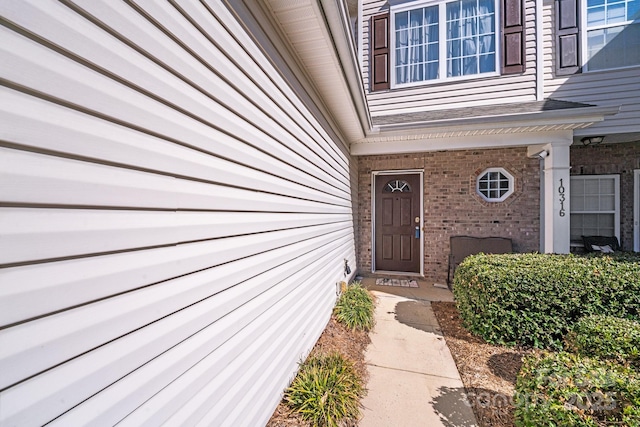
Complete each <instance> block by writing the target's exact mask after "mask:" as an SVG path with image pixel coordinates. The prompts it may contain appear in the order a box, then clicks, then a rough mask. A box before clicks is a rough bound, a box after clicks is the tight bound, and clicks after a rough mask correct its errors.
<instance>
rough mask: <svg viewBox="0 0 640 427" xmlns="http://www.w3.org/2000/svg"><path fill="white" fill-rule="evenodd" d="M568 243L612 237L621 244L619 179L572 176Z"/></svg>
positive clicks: (599, 176)
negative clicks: (569, 241) (592, 237)
mask: <svg viewBox="0 0 640 427" xmlns="http://www.w3.org/2000/svg"><path fill="white" fill-rule="evenodd" d="M570 194H571V203H570V206H571V217H570V220H571V241H573V242H582V236H609V237H612V236H615V237H617V238H618V241H620V176H619V175H583V176H572V177H571V189H570Z"/></svg>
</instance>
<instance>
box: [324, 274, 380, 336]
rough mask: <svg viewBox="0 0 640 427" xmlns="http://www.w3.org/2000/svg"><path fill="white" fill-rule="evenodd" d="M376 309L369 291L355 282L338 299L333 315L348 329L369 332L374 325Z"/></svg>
mask: <svg viewBox="0 0 640 427" xmlns="http://www.w3.org/2000/svg"><path fill="white" fill-rule="evenodd" d="M374 309H375V304H374V302H373V297H372V296H371V294H370V293H369V291H368V290H366V289H365V288H363V287H362V285H361V284H360V282H353V283H352V284H351V285H350V286H349V287H347V289H346V290H345V291H344V292H343V293H342V295H341V296H340V298H339V299H338V302H337V303H336V307H335V309H334V312H333V313H334V315H335V317H336V320H337V321H338V322H340V323H342V324H344V325H346V326H347V327H348V328H350V329H360V330H363V331H369V330H371V328H373V325H374V317H373V312H374Z"/></svg>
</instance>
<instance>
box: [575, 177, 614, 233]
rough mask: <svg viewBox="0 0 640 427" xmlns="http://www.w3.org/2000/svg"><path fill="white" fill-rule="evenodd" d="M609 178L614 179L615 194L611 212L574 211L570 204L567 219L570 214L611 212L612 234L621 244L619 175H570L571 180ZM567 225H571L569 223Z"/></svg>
mask: <svg viewBox="0 0 640 427" xmlns="http://www.w3.org/2000/svg"><path fill="white" fill-rule="evenodd" d="M609 178H613V180H614V190H615V195H614V207H615V210H614V211H613V212H610V211H586V210H583V211H575V210H573V206H571V205H570V208H569V221H571V215H573V214H603V213H613V214H614V219H613V221H614V222H613V228H614V235H615V236H616V237H617V238H618V242H619V243H620V244H622V242H621V241H620V175H615V174H613V175H572V176H571V181H573V180H576V179H577V180H585V181H586V180H590V179H592V180H595V179H609ZM569 227H571V225H569Z"/></svg>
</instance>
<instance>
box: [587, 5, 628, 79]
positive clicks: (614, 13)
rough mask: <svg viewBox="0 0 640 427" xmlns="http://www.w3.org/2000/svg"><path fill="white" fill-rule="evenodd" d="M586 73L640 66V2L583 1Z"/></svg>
mask: <svg viewBox="0 0 640 427" xmlns="http://www.w3.org/2000/svg"><path fill="white" fill-rule="evenodd" d="M583 10H584V12H583V22H585V23H586V24H585V25H586V28H585V30H586V31H584V34H583V45H584V46H585V50H584V52H585V58H584V67H585V71H587V70H588V71H593V70H604V69H609V68H621V67H629V66H633V65H640V0H583Z"/></svg>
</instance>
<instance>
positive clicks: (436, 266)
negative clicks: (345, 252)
mask: <svg viewBox="0 0 640 427" xmlns="http://www.w3.org/2000/svg"><path fill="white" fill-rule="evenodd" d="M490 167H503V168H505V169H506V170H507V171H509V172H510V173H511V174H512V175H513V177H514V178H515V192H514V193H513V194H512V195H511V196H509V198H508V199H507V200H505V201H504V202H500V203H488V202H485V201H483V200H482V199H481V198H480V196H478V195H477V193H476V177H477V176H478V175H479V174H480V173H481V172H483V171H484V170H485V169H487V168H490ZM396 169H421V170H424V235H425V250H424V268H425V277H426V278H427V279H428V280H431V281H434V282H439V283H444V281H445V280H446V277H447V261H448V255H449V237H450V236H454V235H470V236H478V237H487V236H500V237H508V238H511V239H513V243H514V249H515V250H516V251H517V252H532V251H538V250H539V247H540V220H539V217H540V171H539V161H538V160H537V159H529V158H527V150H526V148H503V149H494V150H478V151H475V150H465V151H442V152H430V153H416V154H402V155H384V156H363V157H359V158H358V194H359V198H360V200H359V205H358V234H359V239H358V248H357V252H358V265H359V268H360V272H361V273H364V274H366V273H369V272H371V257H372V251H371V173H372V171H382V170H396Z"/></svg>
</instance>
